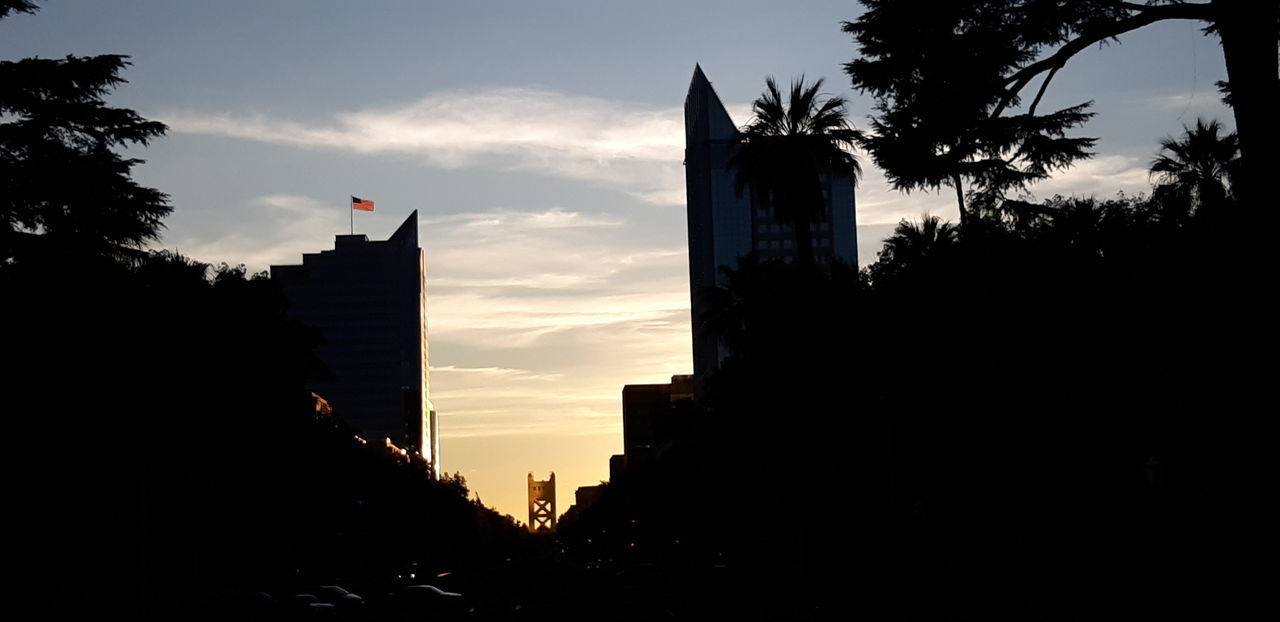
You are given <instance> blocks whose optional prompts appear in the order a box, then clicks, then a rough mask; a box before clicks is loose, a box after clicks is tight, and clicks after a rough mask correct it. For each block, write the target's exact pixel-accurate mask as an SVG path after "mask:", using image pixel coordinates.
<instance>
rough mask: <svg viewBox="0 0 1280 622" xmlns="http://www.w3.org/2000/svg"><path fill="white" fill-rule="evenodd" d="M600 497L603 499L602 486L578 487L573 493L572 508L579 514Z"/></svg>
mask: <svg viewBox="0 0 1280 622" xmlns="http://www.w3.org/2000/svg"><path fill="white" fill-rule="evenodd" d="M602 497H604V484H597V485H595V486H578V489H577V490H575V491H573V506H574V507H576V508H578V511H579V512H585V511H587V508H589V507H591V506H593V505H595V504H596V502H597V501H599V500H600V499H601V498H602Z"/></svg>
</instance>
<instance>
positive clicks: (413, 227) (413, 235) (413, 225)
mask: <svg viewBox="0 0 1280 622" xmlns="http://www.w3.org/2000/svg"><path fill="white" fill-rule="evenodd" d="M387 241H388V242H398V243H400V244H403V245H404V246H411V247H413V248H417V247H418V210H413V213H411V214H409V217H408V218H406V219H404V222H402V223H400V226H399V227H398V228H397V229H396V232H395V233H393V234H391V237H390V238H387Z"/></svg>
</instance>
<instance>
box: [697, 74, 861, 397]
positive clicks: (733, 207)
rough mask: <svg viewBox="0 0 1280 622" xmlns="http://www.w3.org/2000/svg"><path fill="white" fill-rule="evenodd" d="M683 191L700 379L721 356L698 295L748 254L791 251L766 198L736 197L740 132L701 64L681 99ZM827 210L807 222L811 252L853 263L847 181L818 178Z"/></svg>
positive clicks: (785, 229) (790, 236) (788, 232)
mask: <svg viewBox="0 0 1280 622" xmlns="http://www.w3.org/2000/svg"><path fill="white" fill-rule="evenodd" d="M684 130H685V169H684V172H685V196H686V200H687V202H688V226H689V289H690V294H691V299H692V315H693V318H692V319H693V370H694V375H696V376H697V377H699V378H703V377H705V376H706V374H708V373H710V372H712V371H714V370H715V369H716V368H717V367H718V366H719V363H720V361H721V360H722V359H723V358H724V357H725V356H727V355H728V352H726V351H725V350H724V347H723V345H722V344H720V343H719V342H718V340H717V339H716V338H715V337H714V336H712V335H708V334H706V333H705V332H704V331H703V330H701V327H700V326H699V320H700V318H701V317H702V315H703V313H704V310H705V302H704V298H705V297H704V295H703V294H702V292H704V291H706V290H707V289H708V288H711V287H714V286H715V285H716V284H717V283H719V282H720V268H721V267H728V268H736V267H737V266H738V259H739V258H740V257H743V256H745V255H747V254H749V253H752V252H755V253H756V254H757V255H758V256H759V257H760V258H761V259H780V260H783V261H790V260H791V259H792V258H794V257H795V256H796V249H795V248H794V246H795V244H794V240H795V235H794V232H793V231H792V225H791V224H790V223H789V222H786V221H785V220H784V219H782V218H780V217H779V215H778V214H777V213H776V212H775V210H774V209H773V207H772V206H771V205H769V201H768V199H767V197H762V196H759V193H753V192H751V189H750V187H749V186H748V187H747V188H746V189H745V190H743V192H742V194H741V195H739V194H738V192H737V191H736V188H735V178H736V172H735V171H734V170H732V168H731V167H730V166H729V160H730V158H732V157H733V154H734V152H735V150H736V149H737V148H738V145H739V143H740V142H741V139H742V135H741V133H740V132H739V131H738V127H737V126H736V125H734V123H733V119H732V118H730V117H729V112H728V111H727V110H725V107H724V104H723V103H721V101H720V97H719V96H718V95H716V91H715V89H713V88H712V87H711V82H710V81H708V80H707V77H706V75H704V74H703V73H702V68H701V67H695V68H694V70H693V80H692V81H691V82H690V84H689V94H688V95H687V96H686V97H685V100H684ZM821 182H822V186H823V196H824V198H825V199H826V209H825V210H824V212H823V215H822V216H821V217H820V218H818V219H815V220H814V222H813V231H812V233H813V252H814V258H815V259H816V260H817V261H818V262H823V261H829V260H830V259H831V258H839V259H840V260H843V261H844V262H846V263H848V264H849V265H857V261H858V242H857V236H856V229H855V218H854V194H853V188H854V180H853V179H852V178H851V177H849V176H848V175H839V174H836V175H830V174H824V175H822V179H821Z"/></svg>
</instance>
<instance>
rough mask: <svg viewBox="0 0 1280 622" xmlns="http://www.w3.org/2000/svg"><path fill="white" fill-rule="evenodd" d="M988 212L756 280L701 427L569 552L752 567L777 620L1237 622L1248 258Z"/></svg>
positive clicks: (1153, 234) (1244, 490)
mask: <svg viewBox="0 0 1280 622" xmlns="http://www.w3.org/2000/svg"><path fill="white" fill-rule="evenodd" d="M973 209H974V213H975V217H974V219H973V221H972V222H971V224H970V225H969V226H968V227H967V228H966V231H965V234H964V235H963V236H958V235H956V234H955V229H954V228H952V227H950V226H949V225H947V224H946V223H942V222H939V221H938V220H936V219H933V218H928V217H926V218H925V219H924V220H923V221H922V222H921V223H918V224H917V223H906V222H904V223H903V224H902V225H901V226H899V228H898V229H897V231H896V232H895V234H894V236H893V237H891V238H890V239H889V240H888V241H887V242H886V245H885V249H884V250H883V251H882V253H881V255H880V261H879V262H877V263H876V264H874V265H873V266H870V267H869V268H868V269H867V270H864V271H863V272H862V273H861V275H855V274H854V273H853V272H852V271H850V270H847V269H842V268H840V267H838V266H837V267H835V268H834V269H831V270H828V271H823V272H814V271H804V270H800V269H798V267H797V266H792V265H788V264H782V263H759V262H756V261H753V260H750V259H748V260H744V261H743V262H742V264H741V265H740V266H739V268H738V269H737V270H735V271H732V272H731V273H729V274H728V275H727V277H728V278H727V279H726V281H725V282H726V284H727V286H726V287H725V288H724V289H722V290H719V291H717V292H715V293H714V294H713V295H715V296H716V299H717V300H718V301H719V303H718V304H717V305H716V306H717V308H716V309H715V311H714V315H713V316H711V317H708V318H706V321H707V326H709V327H713V328H715V329H716V330H718V331H719V332H720V334H721V335H723V336H724V338H725V340H726V343H727V344H728V345H730V346H731V347H732V350H733V352H734V354H733V355H732V356H731V357H730V358H729V359H728V360H726V361H725V362H724V364H723V365H722V367H721V369H720V371H719V372H718V373H717V374H716V375H714V376H712V377H711V378H709V379H707V381H706V383H705V387H704V390H705V394H704V397H703V399H702V400H701V401H700V402H699V403H698V404H688V405H686V406H685V407H686V408H687V409H689V412H688V413H686V417H687V418H688V419H687V420H688V421H691V422H696V423H691V424H689V431H688V432H687V433H685V434H682V435H677V436H673V437H672V442H671V443H670V444H669V445H668V446H667V447H666V448H665V449H664V450H663V451H662V452H660V453H659V454H658V455H657V456H656V457H655V458H654V461H653V463H652V464H650V465H647V466H643V467H641V468H639V469H632V468H629V469H628V471H627V474H626V477H627V479H626V480H625V481H621V482H611V483H610V490H609V493H608V494H607V495H606V499H605V500H604V501H602V502H600V503H599V504H597V505H596V506H593V507H592V508H591V509H590V510H588V511H587V512H584V513H583V514H582V515H581V517H580V519H579V521H578V523H577V524H576V525H573V526H572V529H571V530H566V536H567V537H569V538H570V539H571V541H572V542H573V543H574V544H575V545H576V546H579V547H583V548H584V550H588V551H590V552H589V554H588V555H587V557H589V558H591V559H598V558H605V559H615V560H624V561H625V560H632V562H633V563H634V562H635V560H647V561H650V562H655V563H661V564H667V565H672V564H674V567H680V568H683V567H691V568H702V567H706V566H705V565H715V564H721V565H726V566H727V567H728V568H730V569H737V572H740V573H741V574H737V573H736V572H734V571H733V570H730V571H728V572H734V574H733V576H734V577H735V581H741V582H742V585H744V586H752V587H748V588H746V589H747V591H748V592H750V595H741V594H740V595H739V597H741V598H744V599H746V601H747V602H753V603H759V604H760V605H761V606H762V607H767V606H769V604H770V603H772V604H773V605H776V606H778V607H780V610H779V611H785V612H790V614H788V613H780V614H779V615H782V616H784V617H785V616H786V615H795V611H796V610H797V608H808V610H809V611H810V612H812V613H813V614H814V615H816V616H822V615H826V614H829V613H832V612H837V611H842V612H860V613H863V614H865V615H869V616H870V617H872V618H877V619H943V620H949V619H961V618H963V617H964V616H971V617H977V618H991V617H996V618H1001V619H1005V618H1007V619H1075V618H1088V617H1093V616H1094V615H1095V614H1097V613H1098V612H1100V611H1105V612H1107V613H1105V614H1102V615H1103V617H1111V616H1115V617H1126V618H1128V617H1144V616H1148V617H1161V616H1174V617H1179V616H1185V615H1189V614H1203V615H1208V614H1209V613H1210V612H1221V611H1223V610H1224V609H1225V608H1230V606H1231V605H1229V604H1224V599H1226V600H1228V601H1229V600H1230V599H1231V598H1233V595H1235V596H1236V597H1238V590H1240V589H1243V588H1241V587H1240V586H1243V585H1247V584H1248V578H1247V571H1246V570H1245V568H1246V565H1243V564H1241V563H1240V562H1241V560H1240V559H1238V558H1237V555H1236V554H1237V552H1238V551H1241V550H1246V549H1247V547H1248V546H1249V544H1248V542H1250V538H1252V537H1255V536H1256V535H1257V533H1258V532H1256V531H1253V530H1251V528H1250V527H1246V525H1255V526H1256V523H1255V522H1254V519H1253V518H1251V517H1252V516H1253V512H1254V511H1255V510H1254V509H1253V503H1254V502H1253V500H1252V499H1253V498H1252V497H1251V494H1250V493H1249V492H1248V491H1249V490H1251V489H1253V487H1255V486H1257V485H1259V481H1258V480H1257V478H1256V477H1254V475H1252V473H1256V472H1257V471H1256V470H1257V469H1258V468H1260V464H1259V461H1258V459H1260V458H1261V456H1262V455H1264V454H1260V453H1256V452H1259V451H1261V450H1260V449H1259V448H1258V447H1256V445H1255V442H1254V440H1255V439H1256V438H1257V436H1258V435H1259V434H1261V431H1262V429H1263V426H1262V422H1261V421H1260V420H1259V419H1258V418H1257V417H1256V416H1254V415H1250V414H1249V413H1250V411H1251V410H1254V407H1251V406H1250V404H1253V403H1256V401H1257V400H1259V399H1260V398H1262V397H1263V394H1264V393H1265V389H1264V388H1263V387H1265V386H1266V384H1265V380H1264V376H1265V372H1263V371H1262V370H1261V369H1259V368H1257V366H1256V365H1254V364H1253V363H1252V361H1254V360H1256V359H1257V357H1259V356H1261V355H1262V353H1263V352H1264V351H1265V350H1266V349H1267V348H1268V347H1269V346H1267V345H1266V344H1269V343H1273V342H1274V337H1273V336H1272V333H1273V331H1272V330H1271V329H1269V328H1267V326H1268V324H1269V320H1267V319H1266V317H1265V314H1264V312H1263V311H1261V309H1262V307H1261V306H1259V305H1258V302H1259V300H1260V296H1261V295H1262V294H1261V293H1260V292H1259V291H1258V290H1257V289H1256V288H1255V287H1253V285H1252V284H1254V283H1256V282H1258V279H1259V278H1261V275H1262V274H1263V266H1265V263H1263V261H1262V258H1261V252H1260V251H1259V249H1254V248H1243V247H1240V246H1237V245H1234V244H1233V243H1231V242H1230V241H1229V239H1230V238H1229V237H1228V236H1225V235H1224V232H1225V231H1226V229H1223V228H1220V226H1221V225H1220V223H1218V222H1216V221H1213V220H1204V219H1186V218H1182V217H1180V216H1179V215H1178V214H1177V213H1176V212H1174V213H1170V212H1169V210H1168V206H1167V205H1165V204H1163V203H1161V202H1158V201H1151V200H1148V199H1146V198H1143V197H1136V198H1135V197H1126V196H1118V197H1116V198H1113V199H1107V200H1097V199H1079V198H1062V197H1055V198H1054V199H1051V200H1048V201H1045V202H1042V203H1028V202H1019V201H1003V202H991V203H976V204H974V205H973ZM1255 412H1256V411H1255ZM632 520H637V521H639V523H641V524H645V525H648V528H646V529H645V530H644V536H643V537H644V538H645V539H644V540H642V541H640V542H641V544H640V545H638V546H637V547H634V548H633V547H630V543H631V542H635V541H637V540H636V536H633V535H631V532H629V531H628V529H627V526H628V525H630V524H631V523H630V522H629V521H632ZM1232 525H1239V526H1240V528H1239V529H1233V528H1232ZM606 532H607V533H606ZM587 537H592V538H596V539H595V540H594V542H593V543H592V544H591V545H590V546H588V545H586V544H584V542H585V539H586V538H587ZM677 540H678V541H680V542H681V544H680V545H675V544H674V542H675V541H677ZM601 543H603V544H601ZM592 547H594V548H592ZM1241 547H1244V548H1241ZM677 549H680V552H678V553H677V552H676V551H677ZM673 558H674V559H677V560H680V561H679V562H678V563H676V562H673V561H672V559H673ZM619 563H622V562H621V561H620V562H619ZM681 564H685V565H687V566H682V565H681ZM765 577H767V578H765ZM786 594H791V595H795V594H803V595H804V596H803V597H796V598H790V597H788V596H786ZM691 602H692V601H691ZM766 610H767V609H765V610H762V611H766ZM761 617H762V618H768V617H769V616H768V615H762V616H761Z"/></svg>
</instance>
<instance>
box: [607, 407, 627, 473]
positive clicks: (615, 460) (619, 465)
mask: <svg viewBox="0 0 1280 622" xmlns="http://www.w3.org/2000/svg"><path fill="white" fill-rule="evenodd" d="M623 421H625V419H624V420H623ZM626 472H627V455H626V454H614V455H612V456H609V481H610V482H621V481H622V480H623V479H625V478H626Z"/></svg>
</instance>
